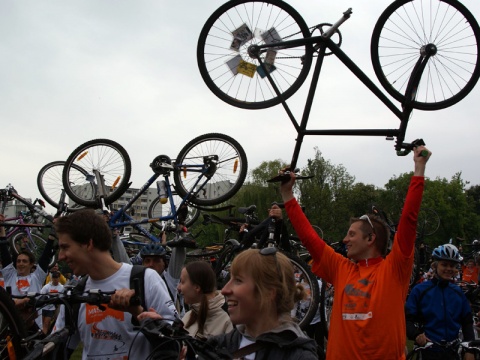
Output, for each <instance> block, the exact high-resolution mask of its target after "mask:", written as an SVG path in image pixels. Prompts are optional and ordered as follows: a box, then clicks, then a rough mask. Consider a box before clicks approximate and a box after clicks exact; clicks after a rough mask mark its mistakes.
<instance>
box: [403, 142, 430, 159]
mask: <svg viewBox="0 0 480 360" xmlns="http://www.w3.org/2000/svg"><path fill="white" fill-rule="evenodd" d="M423 145H425V142H424V141H423V139H416V140H413V141H412V142H411V143H402V144H401V145H400V148H401V149H403V150H397V155H398V156H405V155H408V154H410V152H411V151H412V150H413V149H414V148H416V147H417V146H423ZM420 156H424V157H425V156H428V151H427V150H422V152H421V153H420Z"/></svg>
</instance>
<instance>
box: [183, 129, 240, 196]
mask: <svg viewBox="0 0 480 360" xmlns="http://www.w3.org/2000/svg"><path fill="white" fill-rule="evenodd" d="M212 156H214V157H216V158H217V161H216V163H217V165H216V170H215V171H214V173H213V174H211V177H210V178H209V179H208V178H207V176H203V178H202V179H201V183H200V184H197V185H196V182H197V180H198V177H199V175H200V172H199V170H200V169H201V168H202V167H204V165H205V164H204V161H205V158H206V157H212ZM247 167H248V163H247V156H246V155H245V151H244V150H243V148H242V147H241V146H240V144H239V143H238V142H237V141H236V140H235V139H233V138H231V137H230V136H227V135H224V134H215V133H212V134H205V135H201V136H199V137H196V138H195V139H193V140H192V141H190V142H189V143H188V144H187V145H185V147H184V148H183V149H182V150H181V151H180V153H179V154H178V156H177V158H176V160H175V171H174V174H173V177H174V182H175V189H176V191H177V193H178V195H180V197H182V198H185V197H186V196H187V194H188V195H189V197H188V200H189V201H190V202H192V203H194V204H197V205H218V204H220V203H222V202H224V201H226V200H228V199H230V198H231V197H232V196H233V195H235V194H236V193H237V191H238V190H239V189H240V188H241V186H242V185H243V182H244V181H245V178H246V176H247ZM207 180H208V182H207V183H206V184H203V183H204V182H205V181H207ZM191 191H192V192H194V193H195V195H194V196H193V194H192V193H191Z"/></svg>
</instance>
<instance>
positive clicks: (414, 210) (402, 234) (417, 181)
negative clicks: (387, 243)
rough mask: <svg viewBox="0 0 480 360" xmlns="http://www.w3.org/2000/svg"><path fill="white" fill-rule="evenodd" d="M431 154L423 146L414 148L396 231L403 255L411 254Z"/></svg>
mask: <svg viewBox="0 0 480 360" xmlns="http://www.w3.org/2000/svg"><path fill="white" fill-rule="evenodd" d="M424 151H426V152H427V156H422V155H424V153H423V152H424ZM431 154H432V153H431V152H430V151H429V150H427V148H425V147H424V146H419V147H417V148H415V149H414V154H413V161H414V162H415V168H414V172H413V177H412V179H411V181H410V186H409V188H408V192H407V196H406V199H405V203H404V205H403V210H402V216H401V217H400V222H399V224H398V231H397V242H398V244H399V246H400V249H401V251H402V253H403V254H404V255H405V256H410V255H411V253H412V251H413V247H414V245H415V238H416V229H417V219H418V212H419V211H420V205H421V203H422V195H423V188H424V185H425V178H424V176H425V168H426V164H427V161H428V159H429V158H430V156H431Z"/></svg>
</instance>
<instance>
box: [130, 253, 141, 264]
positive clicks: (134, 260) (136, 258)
mask: <svg viewBox="0 0 480 360" xmlns="http://www.w3.org/2000/svg"><path fill="white" fill-rule="evenodd" d="M130 262H131V263H132V265H142V262H143V260H142V258H141V257H140V254H137V255H135V256H132V257H131V258H130Z"/></svg>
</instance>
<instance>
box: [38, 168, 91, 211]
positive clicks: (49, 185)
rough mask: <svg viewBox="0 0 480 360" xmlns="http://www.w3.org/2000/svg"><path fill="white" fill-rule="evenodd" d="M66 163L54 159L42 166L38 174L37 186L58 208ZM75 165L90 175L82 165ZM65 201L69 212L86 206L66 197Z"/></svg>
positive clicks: (79, 170) (78, 169)
mask: <svg viewBox="0 0 480 360" xmlns="http://www.w3.org/2000/svg"><path fill="white" fill-rule="evenodd" d="M64 165H65V161H53V162H51V163H48V164H47V165H45V166H44V167H42V168H41V169H40V171H39V172H38V175H37V186H38V190H39V191H40V194H42V197H43V198H44V199H45V200H46V201H47V202H48V203H49V204H50V205H52V206H53V207H54V208H56V209H58V208H59V204H58V202H59V201H60V199H61V197H62V192H63V191H64V189H63V182H62V173H63V167H64ZM73 167H74V168H75V170H77V171H78V172H79V173H83V175H84V176H85V177H86V176H87V175H88V174H87V172H86V171H85V170H83V169H82V168H81V167H79V166H77V165H73ZM89 192H91V193H92V194H93V193H94V190H93V188H92V189H91V190H89ZM64 201H65V202H66V203H67V204H68V205H69V206H68V208H67V211H68V212H73V211H76V210H80V209H83V208H84V206H82V205H78V204H76V203H74V202H71V201H68V199H65V200H64Z"/></svg>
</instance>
